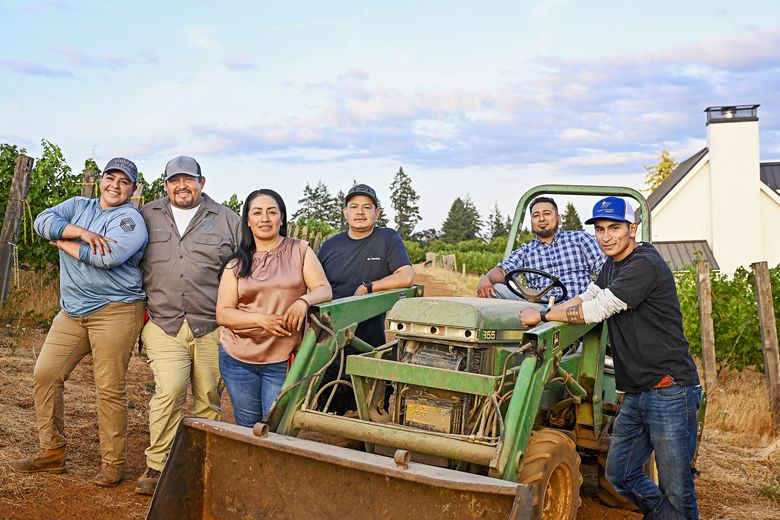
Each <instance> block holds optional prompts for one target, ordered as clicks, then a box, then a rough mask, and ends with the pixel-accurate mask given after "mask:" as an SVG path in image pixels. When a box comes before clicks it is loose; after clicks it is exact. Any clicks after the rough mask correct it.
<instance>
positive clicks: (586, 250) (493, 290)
mask: <svg viewBox="0 0 780 520" xmlns="http://www.w3.org/2000/svg"><path fill="white" fill-rule="evenodd" d="M560 225H561V217H560V215H559V214H558V205H557V204H556V203H555V201H554V200H553V199H551V198H550V197H537V198H536V199H534V201H533V202H532V203H531V231H533V233H534V235H535V236H536V238H534V239H533V240H532V241H530V242H527V243H525V244H523V245H521V246H520V248H519V249H516V250H514V251H512V253H511V254H510V255H509V257H508V258H507V259H506V260H504V261H503V262H501V263H500V264H498V265H497V266H496V267H494V268H493V269H491V270H490V271H488V273H487V274H486V275H484V276H483V277H482V278H480V279H479V285H478V286H477V295H478V296H480V297H482V298H504V299H508V300H522V298H520V297H519V296H517V295H516V294H514V293H513V292H511V291H510V290H509V289H508V288H507V286H506V285H504V278H505V277H506V273H508V272H509V271H511V270H513V269H518V268H520V267H524V268H530V269H538V270H540V271H544V272H546V273H550V274H552V275H554V276H557V277H558V278H560V279H561V282H563V285H565V286H566V288H567V289H568V291H569V295H568V297H567V299H568V298H573V297H575V296H577V295H578V294H581V293H583V292H585V289H587V288H588V285H589V284H590V283H592V282H593V277H594V275H598V273H599V272H600V271H601V267H602V266H603V265H604V261H605V259H606V257H605V256H604V253H602V252H601V249H600V248H599V246H598V244H597V243H596V239H595V238H594V237H593V236H592V235H589V234H588V233H586V232H584V231H559V230H558V228H559V226H560ZM525 279H526V285H527V286H528V287H529V288H530V289H533V290H534V291H539V290H541V289H543V288H544V287H546V286H547V285H549V284H550V280H549V279H548V278H545V277H543V276H539V275H535V274H526V275H525ZM549 296H555V301H556V302H560V301H561V296H562V291H561V290H560V289H559V288H557V287H556V288H555V289H553V290H551V291H550V292H549V293H547V295H546V296H545V298H548V297H549Z"/></svg>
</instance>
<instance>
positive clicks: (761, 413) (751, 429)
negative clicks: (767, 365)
mask: <svg viewBox="0 0 780 520" xmlns="http://www.w3.org/2000/svg"><path fill="white" fill-rule="evenodd" d="M708 401H709V402H708V404H707V427H708V428H713V429H715V430H718V431H720V432H722V434H724V435H726V437H727V438H730V439H732V440H733V442H734V443H735V444H736V445H739V446H769V445H771V444H772V443H773V442H775V441H776V439H777V438H778V434H779V433H780V431H777V430H776V429H775V427H774V425H773V423H772V415H771V412H770V411H769V396H768V395H767V388H766V384H765V383H764V376H763V374H760V373H758V372H754V371H752V370H745V371H743V372H727V373H724V374H721V375H720V377H719V378H718V387H717V388H716V390H715V391H714V392H710V393H709V395H708ZM775 444H776V442H775ZM776 449H780V448H777V447H776Z"/></svg>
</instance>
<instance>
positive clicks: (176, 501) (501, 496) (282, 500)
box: [147, 418, 533, 520]
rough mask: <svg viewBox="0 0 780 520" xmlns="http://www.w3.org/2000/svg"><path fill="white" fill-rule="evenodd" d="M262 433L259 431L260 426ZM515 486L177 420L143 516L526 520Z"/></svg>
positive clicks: (399, 455)
mask: <svg viewBox="0 0 780 520" xmlns="http://www.w3.org/2000/svg"><path fill="white" fill-rule="evenodd" d="M261 426H262V428H261ZM532 495H533V488H532V487H530V486H527V485H523V484H517V483H515V482H508V481H504V480H499V479H495V478H490V477H485V476H480V475H474V474H471V473H464V472H459V471H454V470H448V469H443V468H438V467H433V466H428V465H425V464H417V463H414V462H409V458H408V452H404V451H401V450H399V451H398V452H396V456H395V457H394V458H390V457H383V456H381V455H375V454H371V453H364V452H361V451H356V450H351V449H347V448H341V447H337V446H331V445H327V444H320V443H318V442H314V441H309V440H305V439H298V438H296V437H288V436H286V435H279V434H275V433H268V430H267V427H265V425H256V426H255V428H254V430H253V429H250V428H245V427H241V426H236V425H232V424H226V423H221V422H216V421H209V420H205V419H199V418H186V419H184V420H183V421H182V423H181V425H180V426H179V431H178V432H177V435H176V440H175V442H174V445H173V449H172V451H171V454H170V457H169V459H168V462H167V465H166V471H165V472H164V473H163V475H162V478H161V480H160V482H159V484H158V486H157V490H156V492H155V494H154V497H153V499H152V503H151V506H150V509H149V515H148V517H147V518H149V519H152V520H157V519H160V520H162V519H170V518H177V519H182V520H189V519H192V520H195V519H209V520H210V519H227V518H231V519H232V518H253V519H257V518H273V519H307V520H308V519H311V518H339V519H342V518H343V519H350V518H354V519H358V518H361V519H362V518H376V519H385V518H386V519H391V518H392V519H393V520H402V519H417V518H425V519H426V520H434V519H447V520H450V519H452V518H458V519H470V518H474V519H476V518H479V519H492V518H495V519H502V520H504V519H518V520H519V519H527V518H531V504H532V498H533V496H532Z"/></svg>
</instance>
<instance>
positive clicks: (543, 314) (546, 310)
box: [539, 307, 550, 323]
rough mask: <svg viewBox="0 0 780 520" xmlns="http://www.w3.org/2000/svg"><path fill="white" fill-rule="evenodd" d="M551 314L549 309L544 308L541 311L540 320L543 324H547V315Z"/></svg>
mask: <svg viewBox="0 0 780 520" xmlns="http://www.w3.org/2000/svg"><path fill="white" fill-rule="evenodd" d="M548 312H550V308H549V307H542V308H541V309H539V319H540V320H542V321H543V322H545V323H547V322H548V321H549V320H548V319H547V313H548Z"/></svg>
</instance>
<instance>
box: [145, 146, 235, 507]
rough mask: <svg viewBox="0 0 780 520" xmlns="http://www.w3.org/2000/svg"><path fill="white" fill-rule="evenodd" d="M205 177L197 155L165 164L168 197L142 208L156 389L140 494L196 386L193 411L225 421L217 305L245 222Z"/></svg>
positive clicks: (148, 487) (148, 340) (151, 482)
mask: <svg viewBox="0 0 780 520" xmlns="http://www.w3.org/2000/svg"><path fill="white" fill-rule="evenodd" d="M205 184H206V178H205V177H204V176H203V174H202V173H201V168H200V165H199V164H198V162H197V161H196V160H195V159H193V158H192V157H186V156H179V157H175V158H173V159H171V160H170V161H168V164H166V165H165V191H166V192H167V194H168V196H167V197H165V198H162V199H159V200H156V201H154V202H151V203H149V204H146V205H145V206H143V208H142V209H141V214H142V215H143V217H144V220H145V221H146V228H147V230H148V232H149V244H148V246H147V249H146V254H145V256H144V259H143V263H142V265H141V266H142V268H143V280H144V288H145V290H146V294H147V309H148V311H149V322H148V323H147V324H146V326H145V327H144V329H143V332H142V333H141V340H142V342H143V344H144V345H146V352H147V355H148V356H149V366H150V368H151V369H152V373H153V374H154V382H155V393H154V396H153V397H152V399H151V401H150V402H149V438H150V443H149V444H150V445H149V447H148V448H147V449H146V452H145V453H146V465H147V468H146V471H145V472H144V474H143V475H142V476H141V477H140V478H139V479H138V481H137V482H136V487H135V491H136V493H139V494H142V495H152V494H153V493H154V490H155V488H156V487H157V482H158V480H159V478H160V472H161V471H162V469H163V466H164V464H165V461H166V459H167V458H168V453H169V452H170V449H171V443H172V442H173V437H174V435H175V434H176V429H177V427H178V426H179V422H180V421H181V407H182V405H183V404H184V400H185V398H186V396H187V388H188V387H190V386H191V387H192V396H193V407H192V413H193V414H194V415H196V416H199V417H204V418H207V419H213V420H220V419H221V418H222V412H221V407H220V398H221V394H222V389H223V387H224V384H223V382H222V378H221V376H220V374H219V355H218V345H217V341H218V330H217V328H218V327H217V320H216V315H215V309H216V304H217V288H218V285H219V277H218V274H219V269H220V267H222V264H223V263H224V262H225V261H226V260H227V258H228V257H229V256H230V255H231V254H233V252H234V251H235V250H236V248H237V247H238V243H239V239H240V233H241V231H240V225H241V219H240V218H239V216H238V215H236V213H235V212H233V211H232V210H231V209H229V208H226V207H225V206H223V205H221V204H219V203H217V202H215V201H214V200H212V199H211V198H210V197H209V196H208V195H206V194H205V193H203V192H202V189H203V186H205Z"/></svg>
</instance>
